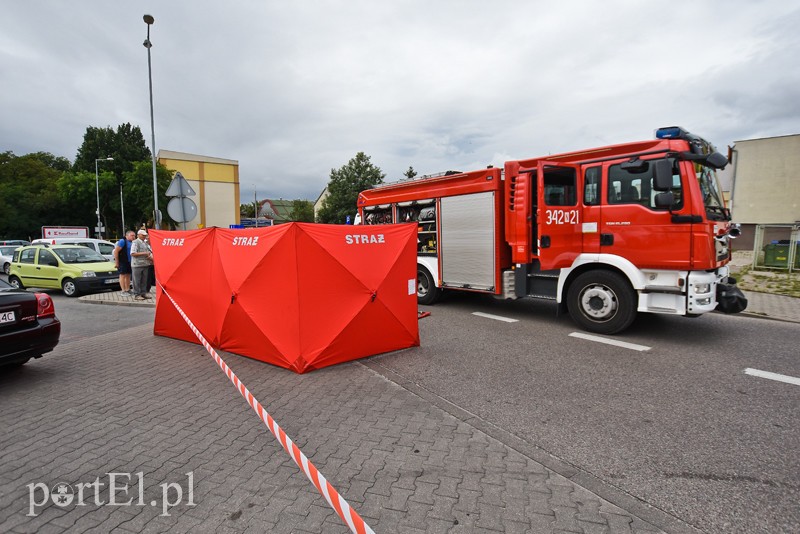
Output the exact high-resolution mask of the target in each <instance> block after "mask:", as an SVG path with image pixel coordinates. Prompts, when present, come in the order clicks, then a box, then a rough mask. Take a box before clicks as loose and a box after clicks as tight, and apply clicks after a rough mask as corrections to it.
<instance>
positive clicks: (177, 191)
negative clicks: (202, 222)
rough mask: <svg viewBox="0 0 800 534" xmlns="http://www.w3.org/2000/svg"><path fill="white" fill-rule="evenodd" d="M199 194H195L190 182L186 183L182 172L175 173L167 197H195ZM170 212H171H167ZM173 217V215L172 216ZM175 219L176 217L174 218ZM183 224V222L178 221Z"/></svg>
mask: <svg viewBox="0 0 800 534" xmlns="http://www.w3.org/2000/svg"><path fill="white" fill-rule="evenodd" d="M196 194H197V193H195V192H194V189H192V186H191V185H189V182H187V181H186V178H184V177H183V175H182V174H181V173H180V171H178V172H176V173H175V177H174V178H173V179H172V182H170V184H169V187H168V188H167V196H168V197H193V196H195V195H196ZM167 211H169V210H167ZM170 216H172V214H170ZM173 219H174V217H173ZM178 222H181V221H178Z"/></svg>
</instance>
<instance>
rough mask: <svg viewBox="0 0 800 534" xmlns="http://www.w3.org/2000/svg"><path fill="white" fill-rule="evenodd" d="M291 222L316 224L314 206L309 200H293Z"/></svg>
mask: <svg viewBox="0 0 800 534" xmlns="http://www.w3.org/2000/svg"><path fill="white" fill-rule="evenodd" d="M289 220H291V221H294V222H314V204H312V203H311V201H309V200H300V199H298V200H293V201H292V213H291V215H289Z"/></svg>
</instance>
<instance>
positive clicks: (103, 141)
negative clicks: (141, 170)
mask: <svg viewBox="0 0 800 534" xmlns="http://www.w3.org/2000/svg"><path fill="white" fill-rule="evenodd" d="M108 157H112V158H114V161H103V162H100V166H99V167H98V169H99V170H111V171H113V172H114V176H115V177H116V178H117V182H121V181H122V175H123V173H126V172H130V171H132V170H133V164H134V163H135V162H137V161H145V160H147V161H152V158H151V152H150V149H149V148H147V144H146V143H145V140H144V136H143V135H142V130H141V129H139V127H138V126H132V125H131V124H130V123H129V122H126V123H125V124H120V125H119V126H117V129H116V131H115V130H112V129H111V127H110V126H106V127H105V128H98V127H95V126H89V127H87V128H86V133H84V134H83V143H82V144H81V146H80V148H78V154H77V155H76V156H75V163H74V164H73V165H72V169H73V170H74V171H87V172H89V171H91V172H94V170H95V160H96V159H105V158H108Z"/></svg>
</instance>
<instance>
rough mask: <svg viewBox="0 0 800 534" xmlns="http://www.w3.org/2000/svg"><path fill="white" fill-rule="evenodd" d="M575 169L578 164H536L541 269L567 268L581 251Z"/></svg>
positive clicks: (576, 169) (581, 239)
mask: <svg viewBox="0 0 800 534" xmlns="http://www.w3.org/2000/svg"><path fill="white" fill-rule="evenodd" d="M578 170H579V167H578V166H577V165H567V164H563V163H553V162H547V161H540V162H539V164H538V168H537V172H536V177H537V180H538V184H537V185H538V187H537V209H536V222H537V237H538V245H539V247H538V249H539V262H540V264H541V269H542V270H549V269H562V268H565V267H570V266H571V265H572V262H573V261H574V260H575V258H576V257H577V256H578V254H580V253H581V251H582V247H583V233H582V231H581V223H582V222H583V221H582V217H581V205H580V204H579V202H578V196H579V195H578V191H581V190H582V189H581V188H580V185H579V179H578V177H579V173H578Z"/></svg>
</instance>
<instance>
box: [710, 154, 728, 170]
mask: <svg viewBox="0 0 800 534" xmlns="http://www.w3.org/2000/svg"><path fill="white" fill-rule="evenodd" d="M727 164H728V158H726V157H725V156H723V155H722V154H720V153H719V152H712V153H711V154H709V155H708V158H706V165H708V166H709V167H711V168H712V169H718V170H722V169H724V168H725V166H726V165H727Z"/></svg>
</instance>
